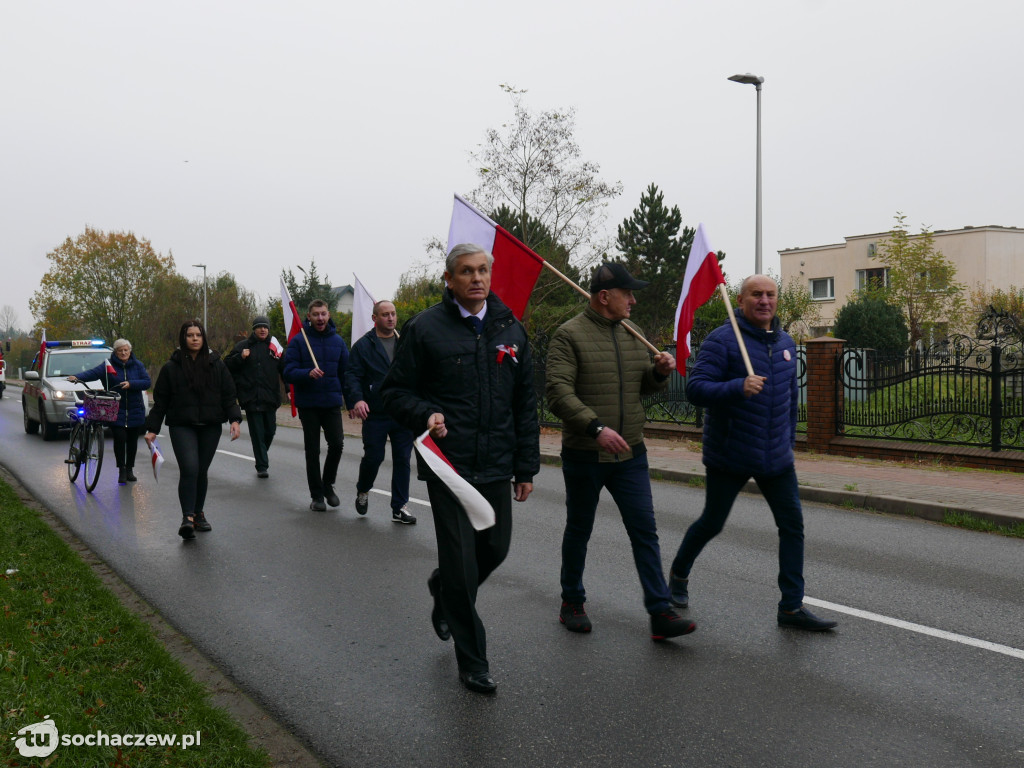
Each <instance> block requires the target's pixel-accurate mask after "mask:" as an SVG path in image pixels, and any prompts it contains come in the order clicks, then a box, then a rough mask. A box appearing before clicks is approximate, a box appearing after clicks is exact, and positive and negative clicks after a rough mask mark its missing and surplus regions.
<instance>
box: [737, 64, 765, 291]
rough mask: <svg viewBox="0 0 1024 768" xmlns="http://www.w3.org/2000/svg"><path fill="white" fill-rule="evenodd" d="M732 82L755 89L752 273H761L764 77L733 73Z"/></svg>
mask: <svg viewBox="0 0 1024 768" xmlns="http://www.w3.org/2000/svg"><path fill="white" fill-rule="evenodd" d="M729 79H730V80H732V81H733V82H734V83H743V84H744V85H752V86H754V87H755V88H756V89H757V182H756V184H757V201H756V206H757V214H756V217H755V234H754V274H757V275H760V274H761V83H763V82H764V78H763V77H760V76H758V75H752V74H750V73H749V72H747V74H745V75H733V76H732V77H730V78H729Z"/></svg>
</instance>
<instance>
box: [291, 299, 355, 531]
mask: <svg viewBox="0 0 1024 768" xmlns="http://www.w3.org/2000/svg"><path fill="white" fill-rule="evenodd" d="M303 326H304V327H305V329H306V334H305V339H309V346H310V347H312V349H313V355H315V356H316V360H315V361H314V359H313V358H312V357H310V354H309V348H307V347H306V340H305V339H304V338H303V335H302V334H301V333H299V334H296V335H295V336H294V337H293V338H292V340H291V341H290V342H288V348H287V349H285V351H284V372H283V374H282V376H283V377H284V380H285V382H287V383H288V384H294V385H295V407H296V408H297V409H298V411H299V421H301V422H302V442H303V446H304V448H305V452H306V482H307V483H308V484H309V495H310V496H311V497H312V499H313V501H312V502H311V503H310V505H309V508H310V509H312V510H313V511H315V512H323V511H325V510H326V509H327V506H326V505H325V504H324V501H325V500H326V502H327V504H330V505H331V506H332V507H336V506H338V505H339V504H341V500H340V499H339V498H338V494H337V493H335V491H334V483H335V481H336V480H337V479H338V465H339V464H340V463H341V449H342V446H343V441H344V439H345V435H344V432H343V427H342V421H341V409H342V406H344V404H345V398H344V387H343V382H344V381H345V367H346V366H347V365H348V346H347V345H346V344H345V341H344V340H343V339H342V338H341V336H339V335H338V331H337V328H336V327H335V325H334V321H333V320H331V311H330V309H329V308H328V306H327V302H326V301H324V300H323V299H314V300H313V301H311V302H310V303H309V309H308V311H307V313H306V320H305V322H304V323H303ZM320 430H323V433H324V437H325V438H326V439H327V458H325V459H324V466H323V471H322V472H321V470H320Z"/></svg>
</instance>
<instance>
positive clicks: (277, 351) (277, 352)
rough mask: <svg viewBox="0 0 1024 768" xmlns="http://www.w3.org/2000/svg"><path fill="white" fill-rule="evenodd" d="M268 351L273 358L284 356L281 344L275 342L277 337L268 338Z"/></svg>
mask: <svg viewBox="0 0 1024 768" xmlns="http://www.w3.org/2000/svg"><path fill="white" fill-rule="evenodd" d="M270 351H271V352H273V353H274V357H280V356H281V355H283V354H284V347H282V346H281V342H280V341H278V340H277V336H271V337H270Z"/></svg>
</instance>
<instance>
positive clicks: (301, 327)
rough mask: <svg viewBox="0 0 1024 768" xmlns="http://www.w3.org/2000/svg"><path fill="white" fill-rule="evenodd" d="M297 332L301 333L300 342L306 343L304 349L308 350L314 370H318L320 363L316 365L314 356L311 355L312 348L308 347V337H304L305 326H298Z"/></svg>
mask: <svg viewBox="0 0 1024 768" xmlns="http://www.w3.org/2000/svg"><path fill="white" fill-rule="evenodd" d="M299 330H300V331H302V340H303V341H304V342H306V349H308V350H309V356H310V357H311V358H313V367H314V368H319V367H320V363H318V362H317V361H316V355H314V354H313V348H312V347H311V346H309V337H308V336H306V328H305V326H303V325H300V326H299Z"/></svg>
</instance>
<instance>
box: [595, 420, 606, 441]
mask: <svg viewBox="0 0 1024 768" xmlns="http://www.w3.org/2000/svg"><path fill="white" fill-rule="evenodd" d="M603 431H604V424H599V425H598V427H597V429H595V430H594V439H595V440H596V439H597V438H598V437H600V436H601V433H602V432H603Z"/></svg>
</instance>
